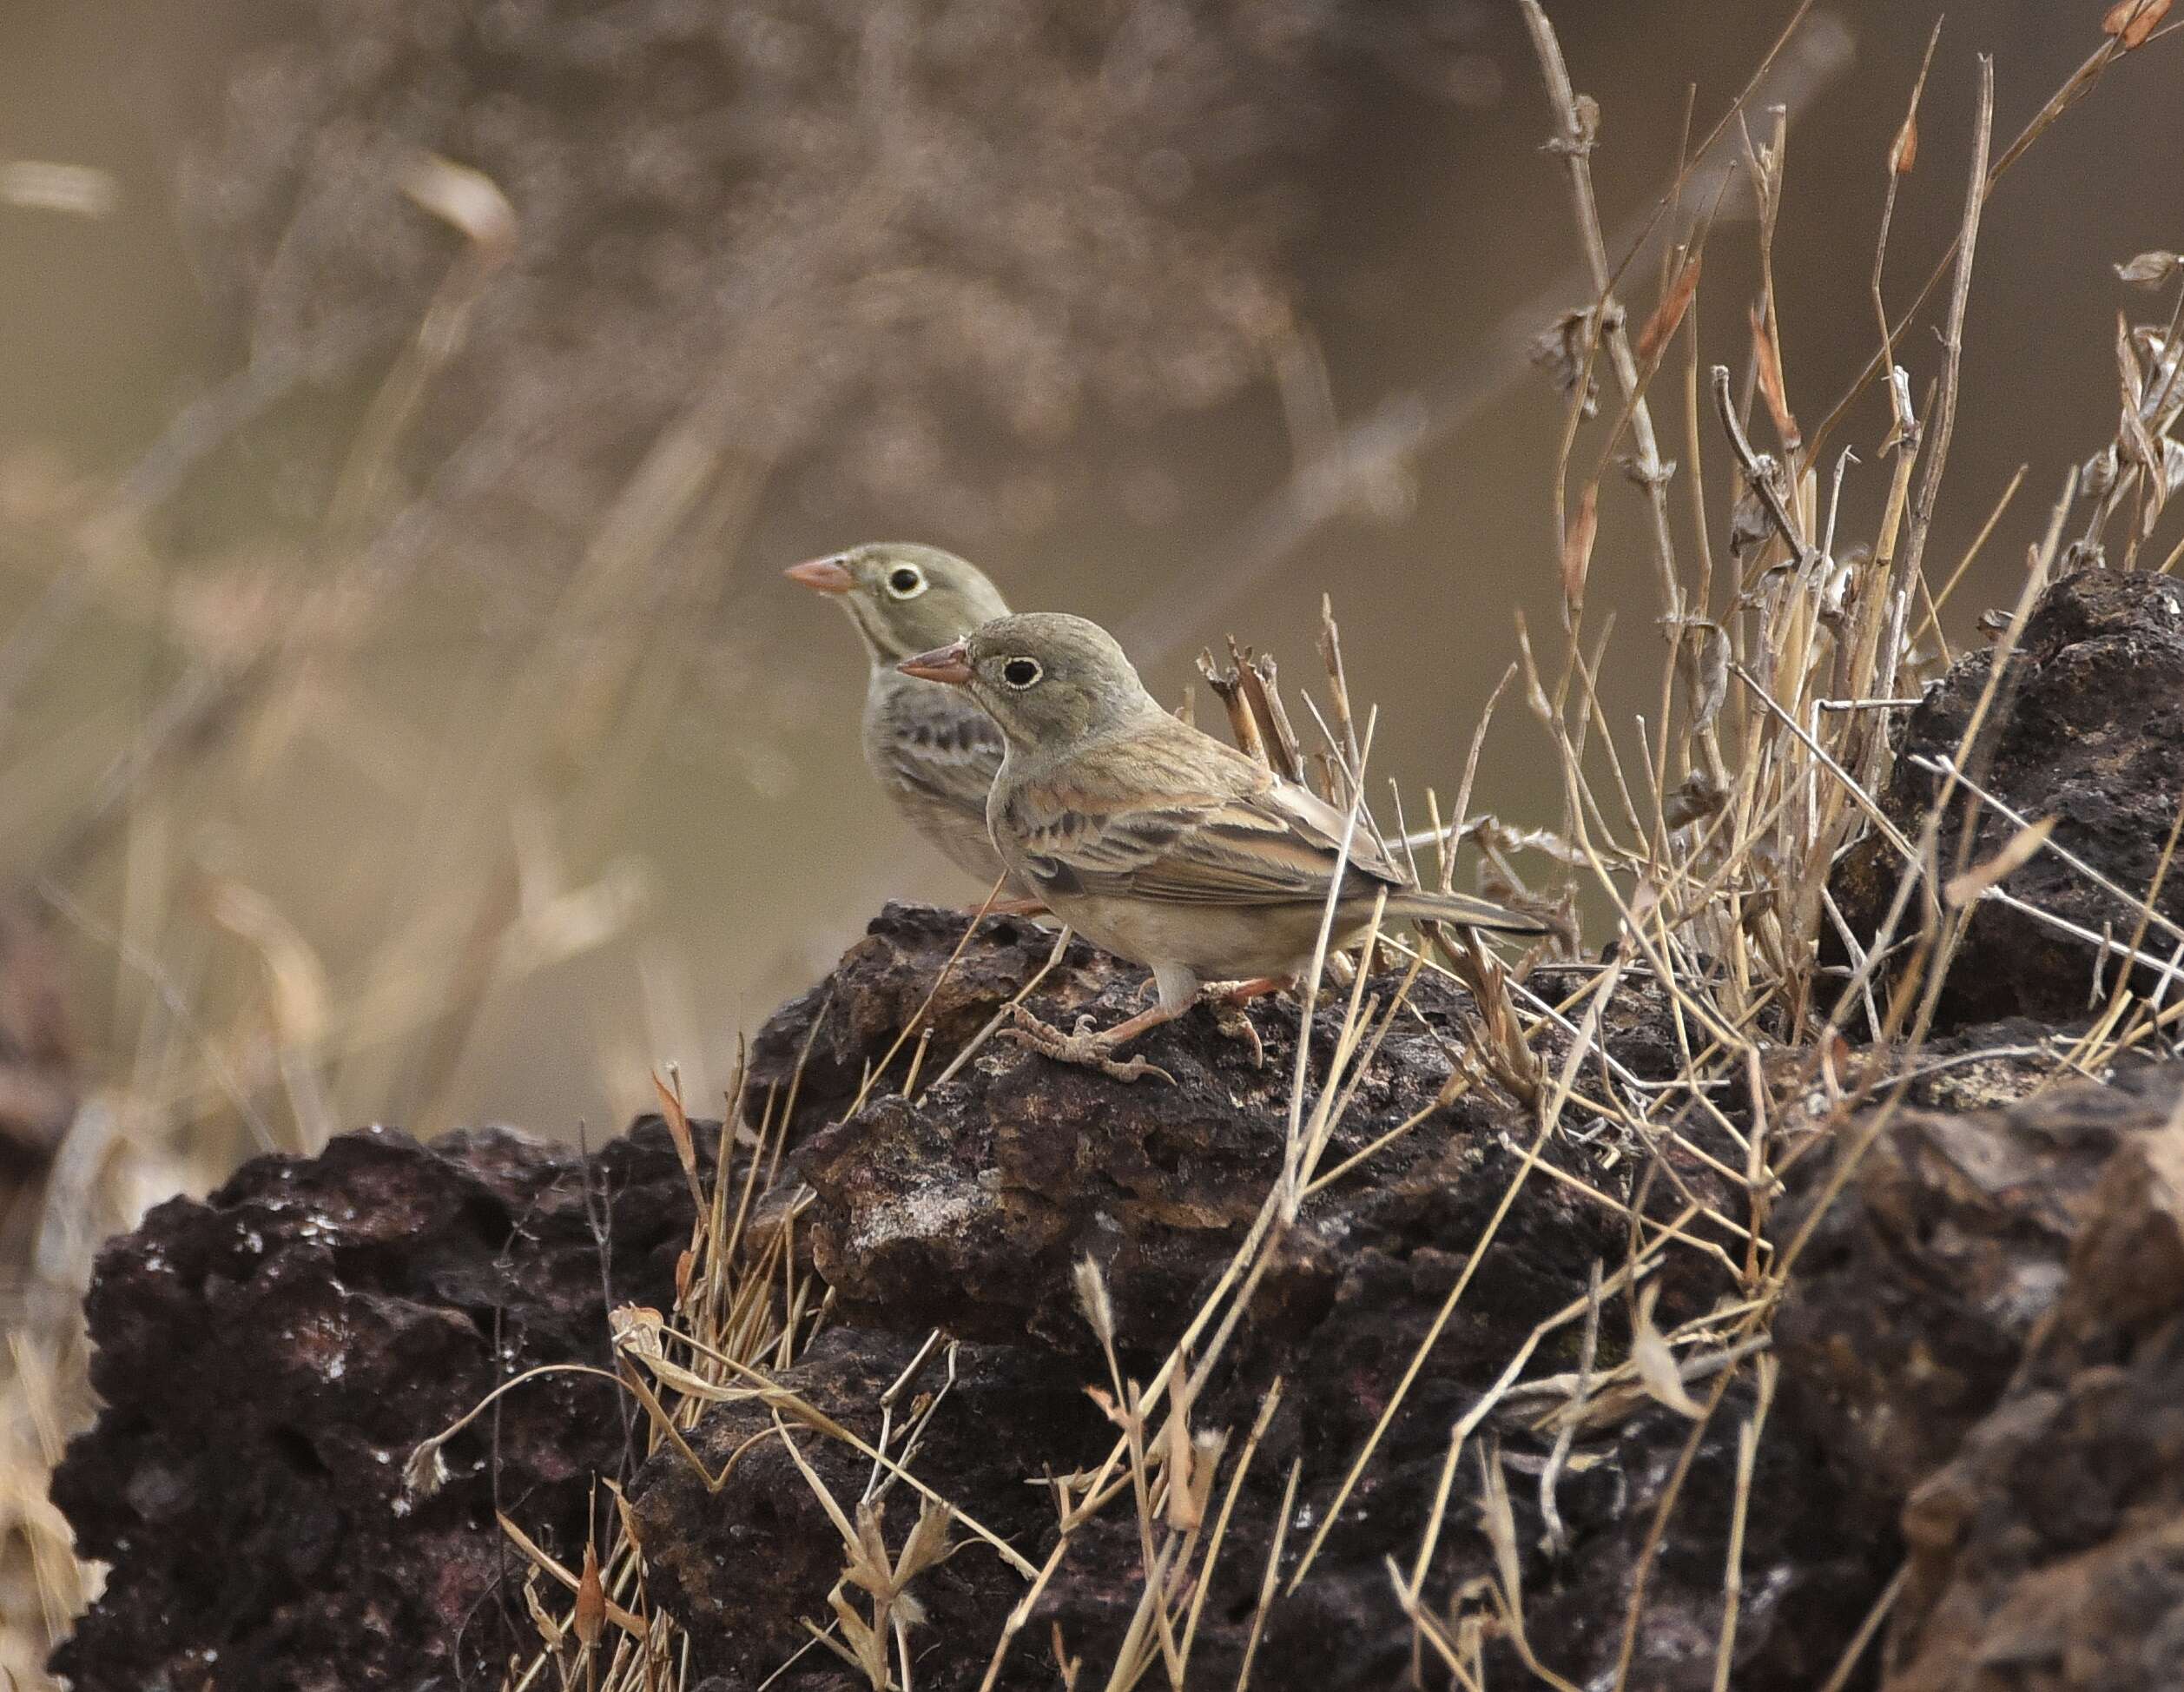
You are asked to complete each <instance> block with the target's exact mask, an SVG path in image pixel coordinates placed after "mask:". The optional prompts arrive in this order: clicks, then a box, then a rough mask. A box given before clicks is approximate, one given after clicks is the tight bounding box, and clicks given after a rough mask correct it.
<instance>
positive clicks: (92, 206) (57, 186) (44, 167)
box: [0, 159, 122, 218]
mask: <svg viewBox="0 0 2184 1692" xmlns="http://www.w3.org/2000/svg"><path fill="white" fill-rule="evenodd" d="M121 202H122V186H121V184H120V183H119V182H115V180H114V176H113V174H112V173H111V172H110V171H105V170H101V169H98V167H97V166H96V165H89V164H55V163H52V162H49V161H46V160H43V159H0V205H9V206H19V207H22V208H24V209H25V210H30V211H50V212H64V213H66V214H67V215H69V216H71V217H93V218H96V217H110V216H112V215H114V212H115V208H117V207H118V206H119V205H120V204H121Z"/></svg>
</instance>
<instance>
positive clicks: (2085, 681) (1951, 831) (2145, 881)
mask: <svg viewBox="0 0 2184 1692" xmlns="http://www.w3.org/2000/svg"><path fill="white" fill-rule="evenodd" d="M1993 662H1994V659H1993V655H1992V654H1991V653H1989V652H1976V653H1974V654H1972V655H1970V657H1967V658H1963V659H1961V660H1959V661H1958V663H1957V664H1956V667H1955V668H1954V669H1952V670H1951V671H1950V672H1949V674H1948V676H1947V677H1945V678H1944V679H1943V681H1942V682H1941V683H1940V684H1939V685H1938V686H1937V687H1935V688H1934V689H1932V690H1931V691H1930V692H1929V693H1928V695H1927V697H1926V698H1925V700H1924V701H1923V703H1922V704H1920V705H1919V706H1918V708H1917V710H1916V711H1912V712H1911V713H1910V716H1909V717H1907V718H1906V719H1905V721H1904V724H1903V725H1902V727H1901V729H1900V730H1899V731H1898V737H1897V757H1896V763H1895V766H1894V770H1893V773H1892V774H1891V776H1890V779H1889V783H1888V785H1887V788H1886V790H1884V793H1883V795H1882V806H1883V809H1884V810H1885V811H1886V812H1887V813H1888V815H1889V816H1890V819H1891V820H1892V821H1894V822H1895V823H1897V826H1898V827H1899V828H1901V829H1903V830H1904V832H1906V833H1907V834H1909V835H1910V836H1912V837H1913V838H1917V835H1918V832H1919V830H1920V829H1921V827H1922V825H1923V822H1924V820H1925V816H1926V811H1927V808H1928V806H1929V805H1930V803H1931V802H1932V800H1933V798H1934V796H1936V794H1937V793H1938V792H1939V791H1940V787H1941V779H1942V778H1941V777H1938V776H1937V775H1934V774H1932V773H1930V771H1928V770H1923V769H1921V768H1920V767H1919V766H1918V765H1917V763H1914V762H1913V759H1914V758H1917V757H1926V758H1941V757H1947V758H1954V757H1956V753H1957V750H1958V747H1959V745H1960V744H1961V743H1962V741H1963V735H1964V730H1965V729H1966V727H1967V726H1968V725H1969V724H1970V720H1971V714H1972V711H1973V710H1974V708H1975V707H1976V704H1977V703H1978V701H1979V698H1980V696H1981V694H1982V692H1983V691H1984V689H1985V688H1986V685H1987V682H1988V678H1989V674H1990V673H1991V671H1992V666H1993ZM1967 767H1968V768H1970V770H1973V771H1974V773H1975V774H1976V775H1977V776H1978V778H1979V779H1980V782H1981V785H1983V787H1985V788H1987V789H1988V790H1989V791H1990V792H1992V793H1994V794H1995V795H1996V796H1997V797H1999V798H2001V799H2002V800H2003V802H2004V803H2007V804H2009V806H2010V807H2012V808H2013V809H2014V810H2016V811H2017V812H2019V813H2020V814H2021V815H2022V816H2027V817H2035V818H2036V817H2048V816H2052V817H2055V818H2056V819H2058V823H2057V827H2056V830H2055V842H2056V843H2057V844H2058V845H2061V846H2062V847H2065V848H2067V849H2069V850H2070V851H2072V852H2074V853H2075V854H2076V855H2077V856H2079V857H2081V858H2082V859H2083V860H2085V861H2086V862H2087V863H2090V864H2091V865H2093V867H2094V868H2095V869H2098V870H2100V871H2101V872H2102V874H2103V875H2105V876H2108V879H2109V880H2111V881H2113V882H2115V883H2117V884H2118V885H2119V886H2121V887H2122V888H2124V889H2128V891H2129V892H2131V893H2132V894H2134V895H2136V896H2141V897H2142V896H2144V895H2145V894H2146V892H2147V890H2148V889H2149V888H2150V887H2152V886H2153V884H2154V876H2155V874H2156V872H2157V870H2158V869H2159V868H2160V865H2161V855H2162V851H2163V849H2164V847H2165V846H2166V845H2167V843H2168V840H2169V836H2170V831H2171V829H2173V828H2174V825H2175V822H2176V816H2177V810H2178V806H2179V804H2180V803H2184V582H2179V581H2176V580H2174V579H2173V578H2167V577H2162V576H2155V575H2152V574H2149V573H2146V572H2123V571H2113V570H2082V571H2080V572H2077V573H2076V574H2075V575H2071V576H2067V577H2065V578H2063V579H2062V580H2061V581H2059V582H2056V583H2055V585H2053V586H2051V587H2049V589H2048V590H2047V592H2045V593H2044V594H2043V595H2042V597H2041V599H2040V602H2039V604H2038V605H2036V607H2035V609H2034V611H2033V613H2032V616H2031V618H2030V619H2029V621H2028V623H2027V624H2026V626H2025V632H2024V639H2023V642H2022V645H2021V647H2020V649H2019V651H2018V652H2017V653H2016V656H2015V658H2013V659H2012V661H2011V663H2010V665H2009V671H2008V673H2007V674H2006V675H2005V677H2004V678H2003V686H2002V689H2001V691H2000V692H1999V694H1998V695H1997V697H1996V703H1995V704H1994V706H1993V707H1992V709H1991V710H1990V711H1989V717H1988V719H1987V723H1986V725H1985V727H1984V728H1983V730H1982V735H1981V739H1980V742H1979V744H1978V746H1977V747H1976V749H1975V751H1974V753H1973V756H1972V757H1971V758H1970V759H1969V760H1968V763H1967ZM1981 772H1983V773H1981ZM1962 823H1963V790H1961V789H1959V790H1958V796H1957V798H1956V801H1955V802H1954V803H1952V804H1951V807H1950V815H1949V818H1948V821H1947V824H1946V826H1945V827H1944V828H1943V831H1942V836H1941V856H1940V862H1941V863H1942V864H1943V868H1944V873H1947V871H1948V869H1950V867H1951V866H1954V865H1955V864H1956V863H1957V862H1958V854H1959V847H1960V843H1961V838H1962V831H1963V829H1962ZM2016 832H2017V829H2016V825H2015V824H2014V823H2010V822H2009V820H2008V819H2007V818H2005V817H2003V816H1998V815H1996V813H1995V812H1994V811H1993V810H1991V809H1989V808H1987V807H1982V808H1981V816H1980V820H1979V827H1978V831H1977V833H1976V836H1975V838H1974V841H1973V845H1972V850H1971V857H1970V861H1971V862H1973V863H1978V862H1981V861H1983V860H1984V859H1986V858H1988V857H1990V856H1993V854H1994V853H1995V852H1996V851H1997V850H1998V849H2000V848H2001V847H2002V845H2003V843H2004V842H2006V841H2008V840H2009V838H2010V837H2011V836H2013V835H2015V834H2016ZM1900 869H1901V861H1900V859H1899V858H1898V857H1897V855H1896V853H1895V852H1894V851H1893V850H1892V849H1890V847H1889V845H1888V843H1886V842H1885V841H1884V840H1883V839H1881V838H1879V837H1877V836H1869V837H1868V838H1867V839H1865V840H1864V841H1863V842H1862V843H1860V844H1859V845H1857V847H1855V848H1854V849H1852V850H1851V852H1849V853H1848V854H1846V855H1845V856H1844V861H1843V863H1842V864H1841V865H1840V867H1839V868H1838V870H1837V872H1836V876H1835V877H1834V882H1833V891H1834V893H1835V896H1836V900H1837V902H1838V904H1839V905H1840V906H1841V907H1842V909H1843V915H1844V920H1845V921H1846V922H1848V923H1849V924H1850V926H1851V929H1853V930H1854V931H1855V932H1857V934H1858V935H1861V936H1862V937H1864V938H1871V935H1873V934H1874V932H1875V931H1876V930H1877V929H1878V927H1879V926H1880V924H1881V922H1883V920H1884V917H1885V916H1886V914H1887V911H1888V907H1889V904H1890V901H1891V900H1892V899H1893V897H1894V896H1895V892H1896V885H1897V876H1898V873H1899V871H1900ZM2179 869H2184V866H2180V867H2179ZM2003 886H2004V888H2006V889H2008V890H2009V892H2011V893H2013V894H2015V895H2016V896H2018V897H2019V898H2021V899H2023V900H2025V901H2026V902H2029V903H2030V904H2033V905H2036V906H2037V907H2038V908H2039V909H2042V910H2043V911H2047V912H2049V913H2051V914H2053V915H2056V916H2060V917H2062V918H2065V919H2067V920H2068V921H2069V922H2074V923H2075V924H2076V925H2077V926H2078V927H2079V928H2080V929H2085V930H2088V931H2090V932H2091V933H2094V934H2100V933H2102V931H2103V930H2104V929H2113V930H2114V931H2115V934H2116V935H2117V938H2119V939H2121V940H2128V938H2129V937H2130V935H2131V932H2132V930H2133V928H2134V926H2135V923H2136V922H2138V921H2139V920H2140V919H2139V916H2138V914H2137V913H2136V912H2135V909H2133V907H2131V906H2130V905H2128V904H2127V903H2126V902H2123V901H2122V900H2121V899H2119V898H2117V897H2116V896H2115V895H2114V894H2112V893H2109V892H2107V891H2105V890H2103V889H2102V888H2101V887H2099V886H2098V885H2096V884H2095V882H2092V881H2091V880H2090V879H2089V878H2088V877H2087V876H2085V875H2084V874H2083V872H2082V871H2080V870H2077V869H2073V868H2071V867H2070V866H2069V864H2067V863H2064V862H2063V861H2062V859H2061V858H2060V857H2058V856H2055V854H2054V853H2052V852H2041V853H2039V854H2036V856H2034V857H2033V858H2032V860H2031V861H2030V862H2029V863H2027V864H2026V865H2025V866H2024V867H2023V868H2022V869H2019V870H2017V871H2016V873H2015V874H2014V875H2012V876H2010V877H2009V879H2008V880H2007V881H2006V882H2003ZM2158 908H2159V909H2161V912H2162V914H2163V915H2166V916H2167V917H2168V918H2169V919H2170V920H2171V921H2172V922H2184V873H2178V872H2176V871H2173V872H2172V873H2171V874H2170V875H2169V876H2168V879H2167V881H2166V882H2164V884H2163V886H2162V889H2161V898H2160V902H2159V907H2158ZM1916 915H1917V912H1916V910H1915V909H1914V910H1913V912H1912V916H1913V919H1914V920H1915V919H1916ZM2150 939H2151V942H2152V943H2150V944H2149V946H2148V950H2149V951H2151V952H2153V953H2154V954H2156V955H2167V954H2168V952H2169V951H2170V950H2171V949H2172V948H2173V944H2174V942H2173V941H2171V940H2168V939H2166V938H2164V937H2163V936H2162V935H2161V933H2160V931H2159V930H2156V931H2155V933H2154V935H2152V936H2151V937H2150ZM2093 962H2094V948H2093V947H2092V946H2091V945H2089V944H2088V942H2084V941H2082V940H2079V939H2076V938H2075V937H2073V936H2072V935H2069V934H2066V933H2063V932H2062V931H2061V930H2059V929H2055V928H2054V927H2052V926H2050V925H2049V924H2046V923H2043V922H2039V921H2038V920H2037V919H2036V918H2034V917H2030V916H2028V915H2024V914H2023V913H2022V912H2020V911H2014V910H2010V909H2006V908H2004V907H2002V906H2000V905H1997V904H1996V903H1995V902H1991V901H1990V902H1987V903H1985V904H1983V905H1982V906H1981V907H1980V908H1979V910H1978V912H1977V915H1976V917H1975V918H1974V920H1973V922H1972V923H1971V925H1970V930H1969V932H1968V933H1967V934H1966V935H1965V939H1964V943H1963V947H1962V948H1961V949H1960V950H1959V951H1958V952H1957V955H1956V959H1955V962H1954V963H1953V964H1952V966H1951V968H1950V973H1949V979H1948V982H1947V985H1946V987H1945V988H1944V990H1943V997H1942V1001H1941V1004H1940V1007H1939V1013H1938V1020H1937V1027H1940V1028H1947V1027H1950V1026H1953V1025H1955V1024H1958V1023H1964V1022H1975V1021H1986V1020H1989V1019H1992V1018H1995V1017H2001V1016H2007V1015H2012V1014H2015V1013H2022V1014H2024V1015H2031V1016H2037V1017H2042V1018H2044V1019H2046V1020H2048V1021H2067V1020H2068V1019H2069V1018H2071V1017H2074V1016H2081V1015H2083V1014H2084V1012H2085V1009H2086V1000H2087V993H2088V987H2089V985H2090V983H2091V981H2092V979H2093ZM2142 973H2144V974H2146V975H2147V979H2146V981H2145V983H2144V985H2145V987H2146V988H2148V990H2150V989H2151V988H2152V986H2153V978H2152V975H2151V974H2150V972H2142ZM2113 977H2114V970H2113V968H2110V969H2109V970H2108V978H2109V979H2111V980H2112V979H2113Z"/></svg>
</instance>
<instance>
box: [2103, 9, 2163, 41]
mask: <svg viewBox="0 0 2184 1692" xmlns="http://www.w3.org/2000/svg"><path fill="white" fill-rule="evenodd" d="M2170 3H2171V0H2115V4H2114V5H2112V6H2110V7H2109V8H2108V15H2107V16H2106V17H2103V18H2102V20H2101V32H2102V34H2103V35H2108V36H2115V38H2116V39H2117V41H2119V42H2120V43H2121V44H2122V47H2123V50H2124V51H2125V52H2127V53H2128V52H2131V51H2133V50H2135V49H2138V48H2141V47H2143V46H2145V45H2146V43H2147V38H2148V36H2151V35H2152V34H2153V33H2154V28H2155V26H2156V25H2158V24H2159V23H2161V20H2162V19H2163V18H2164V17H2168V10H2169V6H2170Z"/></svg>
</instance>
